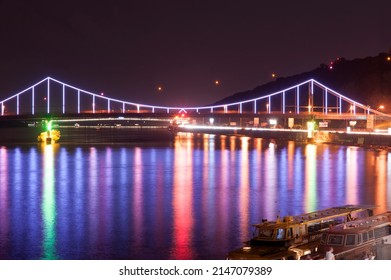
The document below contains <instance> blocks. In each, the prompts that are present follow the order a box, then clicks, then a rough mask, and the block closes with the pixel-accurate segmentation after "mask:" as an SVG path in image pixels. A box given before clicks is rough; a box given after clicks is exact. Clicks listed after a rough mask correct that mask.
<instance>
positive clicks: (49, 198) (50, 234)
mask: <svg viewBox="0 0 391 280" xmlns="http://www.w3.org/2000/svg"><path fill="white" fill-rule="evenodd" d="M55 149H56V145H43V151H44V161H43V183H44V184H43V194H42V205H41V210H42V223H43V248H42V249H43V251H42V259H46V260H54V259H58V256H57V253H56V216H57V212H56V192H55V178H54V151H55Z"/></svg>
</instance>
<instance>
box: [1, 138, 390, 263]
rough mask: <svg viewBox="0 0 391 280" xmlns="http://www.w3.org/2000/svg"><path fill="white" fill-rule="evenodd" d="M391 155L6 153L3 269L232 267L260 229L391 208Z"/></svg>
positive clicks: (230, 141)
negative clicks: (79, 264)
mask: <svg viewBox="0 0 391 280" xmlns="http://www.w3.org/2000/svg"><path fill="white" fill-rule="evenodd" d="M390 157H391V153H389V152H387V151H382V150H376V151H374V150H369V149H364V148H360V147H354V146H338V145H328V144H316V145H315V144H303V143H297V142H291V141H289V142H277V143H274V142H273V143H270V142H269V141H268V140H264V139H261V138H249V137H240V136H217V135H216V136H215V135H202V134H196V135H193V134H185V133H182V134H178V135H177V136H176V137H175V138H173V139H172V140H168V139H164V140H162V141H155V142H151V141H148V142H145V143H142V142H137V143H127V144H83V145H79V144H61V143H60V144H53V145H42V144H2V145H0V259H10V260H13V259H30V260H33V259H92V260H98V259H104V260H111V259H113V260H117V259H138V260H149V259H156V260H166V259H178V260H180V259H188V260H193V259H211V260H212V259H213V260H215V259H224V258H225V256H226V254H227V253H228V251H230V250H233V249H236V248H237V247H239V246H241V245H242V242H243V241H245V240H247V239H249V237H250V236H251V225H252V224H253V223H257V222H260V221H261V219H263V218H267V219H275V218H276V217H277V215H281V216H285V215H296V214H300V213H304V212H309V211H315V210H318V209H322V208H326V207H332V206H338V205H344V204H375V205H378V208H377V211H378V212H382V211H385V210H387V209H391V158H390Z"/></svg>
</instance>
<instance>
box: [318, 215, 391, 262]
mask: <svg viewBox="0 0 391 280" xmlns="http://www.w3.org/2000/svg"><path fill="white" fill-rule="evenodd" d="M330 248H333V251H332V253H333V254H334V258H335V259H336V260H360V259H361V260H363V259H379V260H390V259H391V211H388V212H385V213H382V214H379V215H375V216H371V217H368V218H364V219H359V220H354V221H351V222H347V223H345V224H342V225H337V226H334V227H332V228H330V229H329V230H328V231H327V232H324V233H323V234H322V237H321V240H320V244H319V249H318V251H317V256H315V259H324V257H325V255H326V252H327V251H328V250H329V249H330Z"/></svg>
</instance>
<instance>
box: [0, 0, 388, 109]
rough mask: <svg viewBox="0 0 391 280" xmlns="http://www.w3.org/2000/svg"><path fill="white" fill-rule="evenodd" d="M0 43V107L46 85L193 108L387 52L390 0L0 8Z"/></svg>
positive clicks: (8, 2) (1, 2) (10, 1)
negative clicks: (50, 80)
mask: <svg viewBox="0 0 391 280" xmlns="http://www.w3.org/2000/svg"><path fill="white" fill-rule="evenodd" d="M0 34H1V44H0V57H1V61H0V75H1V78H0V99H3V98H5V97H7V96H9V95H11V94H12V93H16V92H18V91H19V90H21V89H24V88H25V87H27V86H29V85H32V84H33V83H35V82H37V81H39V80H41V79H43V78H45V77H47V76H51V77H54V78H56V79H59V80H62V81H64V82H68V83H70V84H72V85H75V86H78V87H81V88H83V89H85V90H90V91H93V92H97V93H99V92H104V93H105V94H106V96H110V97H115V98H121V99H125V100H127V101H131V102H140V103H144V104H152V105H171V106H174V105H175V106H193V105H204V104H209V103H212V102H214V101H218V100H219V99H222V98H223V97H226V96H229V95H232V94H234V93H236V92H240V91H245V90H249V89H253V88H254V87H256V86H258V85H262V84H264V83H266V82H268V81H271V79H272V77H271V75H272V73H277V75H278V76H280V77H283V76H290V75H294V74H299V73H301V72H305V71H308V70H312V69H314V68H316V67H317V66H319V64H320V63H328V62H329V61H331V60H333V59H335V58H337V57H344V58H346V59H354V58H362V57H367V56H375V55H377V54H378V53H380V52H387V51H389V50H390V49H391V1H389V0H380V1H376V0H374V1H357V0H355V1H353V0H343V1H341V0H339V1H335V0H331V1H313V0H311V1H310V0H304V1H300V0H297V1H292V0H287V1H261V0H258V1H246V0H244V1H219V0H216V1H213V0H210V1H202V0H201V1H186V0H182V1H170V0H165V1H157V0H156V1H149V0H143V1H141V0H139V1H132V0H128V1H113V0H111V1H99V0H96V1H89V0H88V1H82V0H80V1H53V0H52V1H46V0H45V1H39V0H37V1H31V0H0ZM215 80H219V81H220V84H219V85H215ZM158 86H162V88H163V90H162V91H161V92H159V91H158V90H157V87H158Z"/></svg>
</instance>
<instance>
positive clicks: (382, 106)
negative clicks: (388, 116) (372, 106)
mask: <svg viewBox="0 0 391 280" xmlns="http://www.w3.org/2000/svg"><path fill="white" fill-rule="evenodd" d="M383 109H384V105H380V106H379V107H377V109H376V111H379V110H383Z"/></svg>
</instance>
